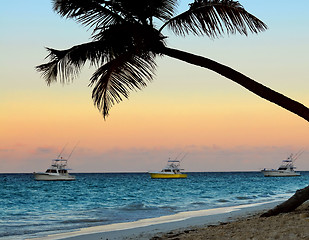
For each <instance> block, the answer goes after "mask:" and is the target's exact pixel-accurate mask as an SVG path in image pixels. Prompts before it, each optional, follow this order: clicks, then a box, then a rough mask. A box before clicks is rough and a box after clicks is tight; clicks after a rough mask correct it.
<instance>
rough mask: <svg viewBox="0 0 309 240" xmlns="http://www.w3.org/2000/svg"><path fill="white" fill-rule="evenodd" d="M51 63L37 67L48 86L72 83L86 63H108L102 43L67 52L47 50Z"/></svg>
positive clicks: (97, 42)
mask: <svg viewBox="0 0 309 240" xmlns="http://www.w3.org/2000/svg"><path fill="white" fill-rule="evenodd" d="M47 51H48V52H49V54H48V55H47V57H46V58H49V60H50V62H49V63H46V64H42V65H39V66H37V67H36V70H37V71H38V72H41V73H42V76H43V77H44V78H45V80H46V82H47V84H48V85H50V84H51V83H52V82H56V81H57V78H59V80H60V82H62V83H65V82H71V81H73V79H74V78H75V77H76V76H77V75H78V74H79V72H80V70H81V68H82V67H83V66H84V64H85V63H86V61H90V63H91V64H94V65H96V64H101V63H103V62H104V61H106V59H105V56H106V54H104V48H102V43H101V42H100V41H95V42H89V43H85V44H81V45H76V46H74V47H72V48H70V49H66V50H56V49H52V48H47Z"/></svg>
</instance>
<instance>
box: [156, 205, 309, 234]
mask: <svg viewBox="0 0 309 240" xmlns="http://www.w3.org/2000/svg"><path fill="white" fill-rule="evenodd" d="M160 239H170V240H172V239H173V240H176V239H177V240H185V239H186V240H189V239H192V240H193V239H194V240H198V239H211V240H219V239H220V240H222V239H235V240H246V239H255V240H265V239H291V240H294V239H295V240H296V239H309V204H308V203H305V204H303V205H302V206H300V207H299V208H298V209H296V210H295V211H294V212H291V213H283V214H280V215H278V216H272V217H268V218H261V217H260V213H255V214H254V215H252V216H246V217H241V218H239V219H237V220H234V221H231V222H222V223H220V224H218V225H208V226H204V227H197V228H194V227H192V228H187V229H184V230H178V231H171V232H169V233H164V234H160V235H156V236H154V237H152V238H151V240H160Z"/></svg>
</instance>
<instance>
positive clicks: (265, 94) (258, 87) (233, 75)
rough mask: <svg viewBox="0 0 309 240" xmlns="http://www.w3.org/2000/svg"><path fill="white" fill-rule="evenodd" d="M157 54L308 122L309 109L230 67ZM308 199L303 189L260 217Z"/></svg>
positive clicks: (169, 53) (164, 49)
mask: <svg viewBox="0 0 309 240" xmlns="http://www.w3.org/2000/svg"><path fill="white" fill-rule="evenodd" d="M159 53H161V54H164V55H167V56H169V57H172V58H176V59H179V60H182V61H185V62H187V63H191V64H193V65H196V66H200V67H204V68H208V69H210V70H212V71H215V72H216V73H219V74H220V75H222V76H224V77H226V78H228V79H230V80H232V81H234V82H236V83H238V84H240V85H241V86H243V87H244V88H246V89H248V90H249V91H251V92H253V93H255V94H256V95H258V96H260V97H262V98H264V99H266V100H268V101H270V102H273V103H275V104H277V105H279V106H281V107H283V108H285V109H287V110H288V111H290V112H293V113H295V114H296V115H298V116H300V117H302V118H303V119H305V120H307V121H309V109H308V108H307V107H306V106H304V105H303V104H301V103H299V102H297V101H294V100H292V99H290V98H288V97H286V96H284V95H283V94H281V93H278V92H276V91H274V90H272V89H270V88H268V87H266V86H264V85H262V84H260V83H258V82H256V81H254V80H252V79H251V78H249V77H247V76H245V75H243V74H242V73H239V72H237V71H235V70H233V69H232V68H230V67H227V66H225V65H222V64H220V63H217V62H215V61H213V60H210V59H208V58H204V57H201V56H197V55H194V54H191V53H187V52H183V51H180V50H177V49H171V48H167V47H162V48H160V50H159ZM308 199H309V186H308V187H306V188H304V189H301V190H297V191H296V193H295V194H294V195H293V196H292V197H291V198H290V199H288V200H287V201H285V202H283V203H282V204H280V205H278V206H277V207H275V208H274V209H271V210H269V211H268V212H266V213H264V214H263V215H262V216H263V217H269V216H273V215H277V214H279V213H283V212H290V211H293V210H294V209H296V208H297V207H298V206H300V205H301V204H302V203H303V202H305V201H307V200H308Z"/></svg>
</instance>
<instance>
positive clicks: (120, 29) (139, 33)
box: [36, 0, 309, 121]
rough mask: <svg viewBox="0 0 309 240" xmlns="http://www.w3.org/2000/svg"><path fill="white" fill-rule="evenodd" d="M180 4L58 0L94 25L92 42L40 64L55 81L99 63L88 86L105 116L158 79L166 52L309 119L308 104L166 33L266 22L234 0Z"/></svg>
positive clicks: (250, 27) (215, 33)
mask: <svg viewBox="0 0 309 240" xmlns="http://www.w3.org/2000/svg"><path fill="white" fill-rule="evenodd" d="M177 6H178V1H177V0H87V1H86V0H53V8H54V11H55V12H57V13H58V14H60V15H61V16H62V17H66V18H72V19H74V20H75V21H76V22H77V23H80V24H82V25H84V26H87V27H88V28H89V29H92V34H91V41H90V42H88V43H84V44H80V45H76V46H73V47H71V48H70V49H66V50H56V49H52V48H47V50H48V52H49V55H48V56H47V57H48V58H49V59H50V61H49V62H48V63H46V64H42V65H40V66H37V67H36V69H37V70H38V71H39V72H41V73H42V75H43V77H44V78H45V79H46V82H47V84H48V85H50V84H51V83H52V82H56V81H57V80H59V81H60V82H63V83H64V82H66V81H72V80H73V79H74V78H75V77H76V76H77V75H78V73H79V72H80V70H81V68H82V67H83V66H84V64H85V63H86V62H89V63H90V64H91V65H93V66H95V67H96V68H97V69H96V71H95V72H94V74H93V75H92V77H91V79H90V83H89V85H90V86H92V87H93V91H92V98H93V101H94V104H95V105H96V106H97V108H98V109H99V110H100V111H101V112H102V114H103V117H104V118H106V117H107V116H108V114H109V110H110V108H111V107H112V106H113V105H114V104H115V103H119V102H120V101H122V99H123V98H128V96H129V92H130V91H132V90H136V89H141V88H143V87H145V86H146V85H147V83H148V82H149V81H151V80H152V79H153V76H154V72H155V70H156V62H155V58H156V57H157V56H163V55H166V56H169V57H172V58H175V59H179V60H182V61H185V62H188V63H190V64H193V65H196V66H200V67H203V68H207V69H210V70H212V71H215V72H217V73H218V74H221V75H222V76H225V77H226V78H228V79H230V80H232V81H234V82H236V83H238V84H240V85H241V86H243V87H245V88H246V89H248V90H249V91H251V92H253V93H255V94H256V95H258V96H260V97H262V98H264V99H266V100H268V101H270V102H273V103H275V104H277V105H279V106H281V107H283V108H285V109H287V110H289V111H291V112H293V113H295V114H297V115H298V116H300V117H302V118H304V119H305V120H307V121H309V109H308V108H307V107H305V106H304V105H302V104H301V103H299V102H297V101H294V100H292V99H290V98H288V97H286V96H284V95H282V94H280V93H278V92H276V91H273V90H272V89H270V88H268V87H266V86H264V85H262V84H260V83H258V82H256V81H254V80H252V79H250V78H249V77H247V76H245V75H243V74H241V73H239V72H237V71H235V70H233V69H232V68H229V67H227V66H225V65H222V64H220V63H218V62H215V61H213V60H211V59H208V58H205V57H201V56H197V55H194V54H191V53H188V52H184V51H181V50H178V49H172V48H169V47H167V44H166V38H167V36H165V35H164V34H163V30H165V29H166V28H168V29H169V30H170V31H171V32H173V33H174V34H176V35H178V36H183V37H185V36H187V35H189V34H194V35H197V36H205V35H206V36H208V37H210V38H216V37H219V36H222V35H224V34H235V33H240V34H243V35H247V34H248V32H252V33H259V32H261V31H264V30H266V29H267V26H266V24H265V23H263V22H262V21H261V20H259V19H258V18H256V17H255V16H253V15H252V14H250V13H248V12H247V11H246V10H245V9H244V8H243V7H242V6H241V4H239V3H238V2H236V1H233V0H194V2H193V3H191V4H189V8H188V10H187V11H185V12H183V13H181V14H178V15H175V13H176V9H177Z"/></svg>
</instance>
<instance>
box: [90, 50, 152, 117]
mask: <svg viewBox="0 0 309 240" xmlns="http://www.w3.org/2000/svg"><path fill="white" fill-rule="evenodd" d="M155 68H156V64H155V62H154V56H150V55H149V56H148V57H147V58H145V57H140V56H137V55H134V54H131V53H127V54H123V55H121V56H118V57H117V58H115V59H114V60H112V61H110V62H108V63H106V64H105V65H103V66H102V67H100V68H99V69H97V71H96V72H95V73H94V74H93V76H92V78H91V79H90V81H91V82H90V84H89V86H93V85H94V84H95V86H94V89H93V91H92V99H93V101H94V104H95V105H96V106H97V108H98V109H99V110H100V111H101V112H102V114H103V117H104V118H105V117H107V116H108V114H109V110H110V108H111V107H112V106H113V105H114V104H115V103H119V102H120V101H122V98H123V97H125V98H128V97H129V92H130V91H132V90H140V89H142V88H143V87H145V86H146V85H147V82H149V81H151V80H152V79H153V75H154V71H155Z"/></svg>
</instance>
